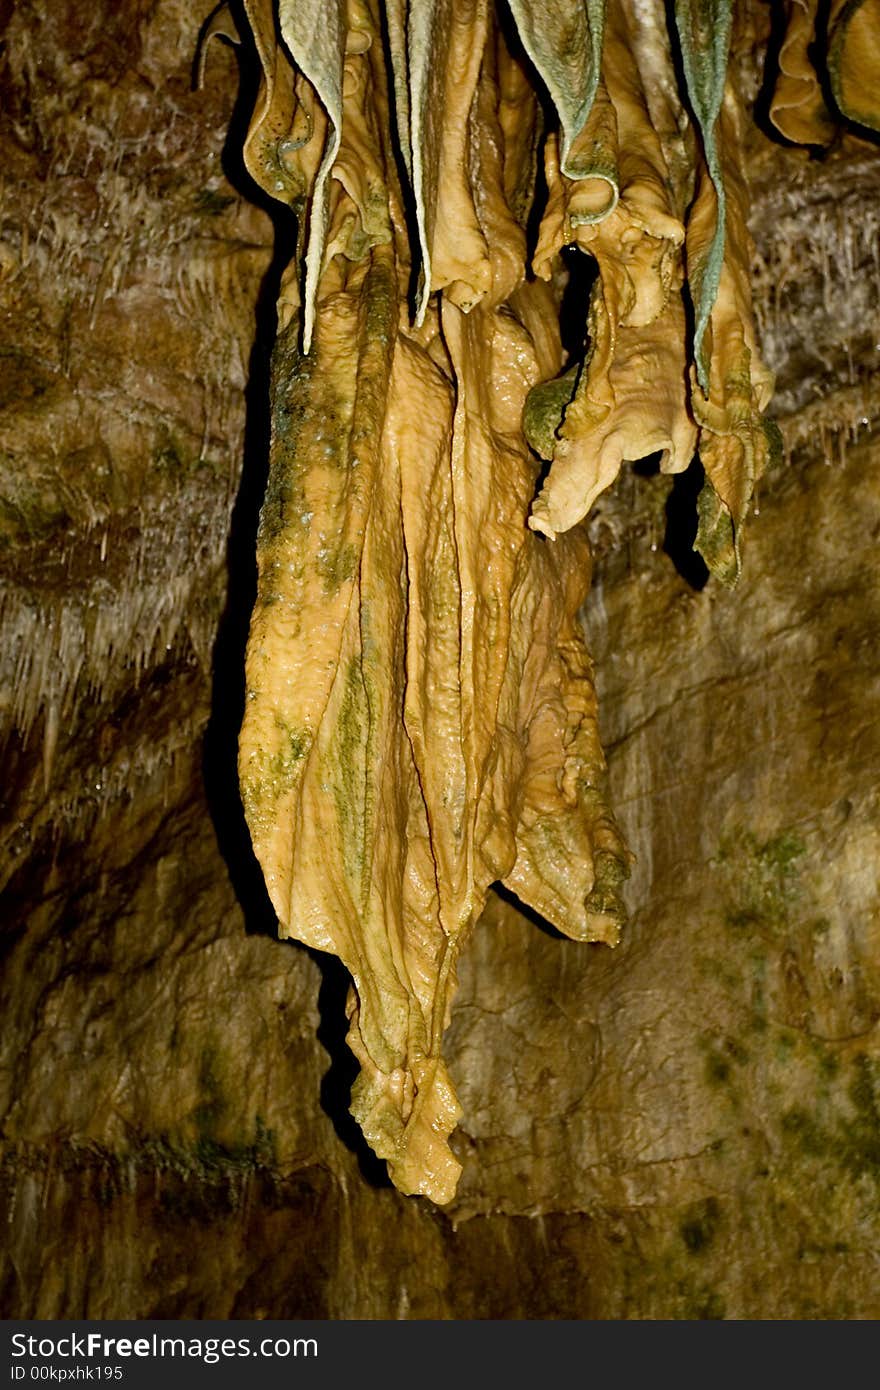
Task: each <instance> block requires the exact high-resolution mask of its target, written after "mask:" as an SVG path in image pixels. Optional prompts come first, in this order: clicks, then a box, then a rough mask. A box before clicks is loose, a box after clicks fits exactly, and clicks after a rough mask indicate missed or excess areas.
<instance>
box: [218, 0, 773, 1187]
mask: <svg viewBox="0 0 880 1390" xmlns="http://www.w3.org/2000/svg"><path fill="white" fill-rule="evenodd" d="M246 9H247V13H248V17H249V19H250V21H251V24H252V27H253V31H254V35H255V39H256V44H257V48H258V51H259V54H260V57H261V60H262V63H263V67H264V82H263V87H262V91H261V94H260V99H259V102H258V106H257V110H256V112H255V115H254V119H253V121H252V123H251V128H250V131H249V135H248V140H247V145H246V159H247V163H248V167H249V169H250V171H251V173H252V174H253V175H254V177H255V178H256V179H257V180H258V181H259V182H260V183H261V184H262V186H263V187H264V188H265V189H266V190H267V191H268V192H270V193H271V194H273V195H274V196H275V197H278V198H280V199H282V200H284V201H286V202H288V203H290V205H291V206H292V207H293V208H294V209H295V211H296V212H297V214H298V225H299V228H300V239H299V246H298V248H297V252H296V255H295V256H294V257H293V259H292V261H291V265H290V267H289V271H288V273H287V275H286V277H285V281H284V284H283V288H282V294H281V314H280V332H279V340H278V343H277V346H276V353H275V364H274V385H273V407H272V409H273V450H272V461H271V474H270V479H269V485H268V492H267V497H266V501H265V504H264V509H263V516H262V522H261V531H260V538H259V561H260V581H259V593H258V599H257V605H256V609H255V613H254V617H253V621H252V627H251V638H250V644H249V651H248V661H247V705H246V712H245V719H244V724H243V728H242V735H241V752H240V768H241V785H242V797H243V802H244V806H245V811H246V815H247V818H248V823H249V826H250V829H251V833H252V837H253V842H254V846H255V850H256V853H257V856H258V858H259V860H260V862H261V865H262V867H263V870H264V872H265V876H266V881H267V885H268V888H269V891H270V895H271V897H272V901H273V904H274V906H275V908H276V910H277V912H278V916H279V920H280V923H281V929H282V932H283V933H284V934H286V935H290V936H293V937H295V938H297V939H299V940H302V941H304V942H306V943H307V944H308V945H310V946H312V947H315V948H317V949H320V950H324V951H331V952H334V953H335V954H337V955H339V956H340V957H341V959H342V960H343V962H344V963H345V965H346V966H347V967H348V969H349V971H350V972H351V976H352V979H353V983H354V988H353V991H352V994H351V997H350V1004H349V1012H350V1031H349V1041H350V1045H351V1047H352V1050H353V1051H354V1053H355V1055H356V1056H357V1058H358V1061H359V1063H360V1065H361V1072H360V1075H359V1077H358V1079H357V1081H356V1083H355V1086H354V1088H353V1093H352V1111H353V1113H354V1115H355V1117H356V1118H357V1120H358V1122H359V1124H360V1125H361V1127H362V1129H363V1131H364V1133H365V1135H366V1137H367V1139H368V1140H369V1142H370V1144H371V1145H372V1146H373V1148H374V1149H375V1151H376V1152H377V1153H378V1154H379V1155H380V1156H381V1157H382V1158H385V1159H386V1160H387V1161H388V1164H389V1171H390V1173H391V1176H392V1178H393V1180H394V1182H395V1183H396V1184H397V1185H398V1186H399V1187H400V1188H401V1189H402V1190H403V1191H405V1192H412V1193H421V1194H424V1195H427V1196H429V1197H431V1198H433V1199H434V1200H435V1201H438V1202H446V1201H448V1200H449V1199H450V1198H451V1197H452V1195H453V1194H454V1191H455V1186H456V1182H457V1178H458V1173H459V1165H458V1163H457V1161H456V1160H455V1158H454V1156H453V1154H452V1152H451V1150H450V1149H449V1146H448V1142H447V1141H448V1136H449V1134H450V1132H451V1131H452V1129H453V1128H454V1126H455V1124H456V1122H457V1119H458V1116H459V1111H458V1105H457V1100H456V1097H455V1094H454V1091H453V1089H452V1085H451V1082H450V1079H449V1076H448V1073H447V1071H446V1068H445V1066H444V1063H443V1060H442V1053H441V1047H442V1038H443V1033H444V1031H445V1029H446V1027H447V1026H448V1023H449V1017H450V1007H451V999H452V992H453V988H454V981H455V974H456V961H457V957H458V953H459V951H460V950H461V947H462V946H463V944H464V942H465V941H466V939H467V937H468V935H469V933H470V931H471V929H472V927H473V925H474V923H475V922H476V920H477V919H478V917H479V916H480V914H481V912H482V910H483V908H484V905H485V901H486V894H487V892H488V889H489V887H490V885H491V884H492V883H493V882H496V881H500V882H502V883H503V884H504V885H505V886H506V887H508V888H510V889H511V890H513V892H514V893H515V894H516V895H517V896H518V897H519V898H520V900H521V901H523V902H524V903H526V904H527V905H528V906H529V907H531V908H532V909H534V910H535V911H537V912H538V913H540V914H541V916H543V917H544V918H546V919H547V920H548V921H549V922H551V923H552V924H553V925H554V926H556V927H557V928H558V929H560V930H561V931H563V932H564V933H565V934H566V935H568V936H571V937H574V938H575V939H578V940H585V941H604V942H607V943H609V944H611V945H614V944H615V943H616V941H617V939H618V933H619V926H620V922H621V919H622V915H623V910H622V905H621V900H620V895H619V886H620V883H621V881H622V880H623V879H624V878H625V876H626V873H627V865H628V851H627V849H626V848H625V846H624V845H623V843H622V840H621V837H620V834H619V832H618V830H617V827H616V825H615V822H614V819H613V815H612V812H611V809H610V807H609V805H608V802H607V797H606V791H605V764H604V759H603V754H602V750H601V747H600V744H599V740H598V728H597V713H596V701H595V695H594V690H593V683H592V672H591V666H590V661H589V657H588V654H587V651H586V649H585V646H584V642H583V638H582V635H581V633H580V630H579V627H578V611H579V609H580V607H581V605H582V603H583V601H584V599H585V596H586V591H587V586H588V582H589V573H590V559H589V553H588V548H587V545H586V542H585V538H584V535H583V532H582V530H581V529H579V523H580V522H581V521H582V520H583V518H584V517H585V515H586V514H587V512H588V511H589V509H590V507H591V505H592V503H593V501H594V500H595V498H596V497H597V496H598V495H599V493H600V492H602V491H603V490H604V489H605V488H607V487H608V486H609V484H610V483H611V482H612V481H613V480H614V478H615V477H616V475H617V473H618V471H619V469H620V466H621V463H622V462H623V461H624V460H638V459H641V458H643V457H645V456H647V455H650V454H653V453H657V452H659V454H660V459H661V462H660V467H661V469H662V470H663V471H665V472H680V471H682V470H684V469H686V468H687V467H688V465H689V464H690V462H691V460H692V458H693V456H694V453H695V451H696V450H699V453H700V457H701V460H702V463H703V467H704V469H705V474H706V481H705V485H704V488H703V492H702V493H701V495H700V501H699V518H700V525H699V532H698V536H697V542H696V544H697V548H698V549H699V550H700V551H701V552H702V554H703V556H704V557H705V559H706V561H707V563H708V564H709V566H710V568H711V569H712V570H713V572H714V573H716V574H717V575H718V576H719V577H720V578H721V579H723V580H724V581H726V582H728V583H732V582H734V581H735V580H736V577H737V575H738V572H739V567H740V534H741V528H742V524H743V521H744V519H745V515H746V511H747V509H748V505H749V501H750V498H751V495H752V492H753V489H754V485H755V482H756V480H757V479H758V478H759V477H760V476H761V474H762V472H763V470H764V467H765V463H766V459H767V454H768V450H769V448H770V443H771V439H772V433H771V427H769V426H768V425H767V424H765V422H764V420H763V418H762V412H763V410H764V408H765V407H766V405H767V403H768V401H769V397H770V393H771V390H772V379H771V376H770V374H769V373H768V372H767V370H766V369H765V368H764V366H763V365H762V363H761V360H760V357H759V355H758V351H757V347H756V343H755V334H754V327H753V320H752V311H751V298H750V288H749V270H750V241H749V235H748V231H747V228H746V211H747V208H746V189H745V181H744V171H743V170H742V168H741V167H740V159H739V148H740V139H739V126H740V123H741V121H742V119H743V114H742V110H741V104H740V101H739V98H738V95H737V92H736V90H735V87H734V85H733V83H732V82H728V81H727V80H726V73H727V60H728V53H729V48H730V40H731V25H732V12H731V6H730V5H729V4H728V3H727V2H726V0H716V3H709V4H702V5H697V4H688V3H681V4H679V5H678V6H677V7H676V10H675V16H674V25H673V28H674V36H673V35H672V34H670V32H669V29H668V28H667V19H666V15H665V11H664V9H663V7H662V6H661V5H659V4H657V5H654V6H635V5H629V4H625V3H612V4H610V5H607V6H606V5H605V4H604V3H599V2H598V0H597V3H593V4H589V5H587V6H583V5H581V4H580V3H571V0H561V2H560V3H556V4H553V5H550V6H541V7H535V6H530V5H528V4H524V3H521V2H520V3H514V4H513V5H512V6H511V10H510V15H509V16H507V17H506V22H502V20H501V19H500V18H499V14H498V13H497V12H496V11H495V10H494V9H493V7H491V6H490V5H489V3H488V0H476V3H467V4H465V3H447V4H433V3H430V4H429V3H424V4H419V5H415V6H411V7H410V8H409V9H408V10H407V8H406V7H405V6H403V5H398V4H386V5H379V4H378V3H376V4H374V5H371V4H368V3H360V0H352V3H350V4H348V5H342V4H340V5H338V6H331V7H330V8H329V9H328V8H327V7H326V6H324V5H316V4H309V3H302V0H298V3H295V4H294V3H289V4H287V3H282V4H281V5H280V8H279V10H278V12H277V23H278V28H277V29H276V12H275V10H274V8H273V6H272V4H271V3H269V0H249V3H248V4H247V6H246ZM673 37H674V40H675V45H676V48H675V51H676V52H677V53H678V54H679V55H680V61H681V69H682V77H681V79H679V77H678V76H677V74H676V69H675V59H674V56H673ZM539 89H541V92H540V94H539ZM544 95H545V96H546V99H544V100H542V96H544ZM535 226H536V227H537V232H536V236H535V238H534V245H533V246H530V245H529V240H530V231H531V229H532V228H533V227H535ZM566 248H569V251H568V254H569V255H570V254H571V253H572V251H573V250H574V249H575V248H577V249H578V250H580V251H583V252H587V253H588V254H589V255H590V256H591V257H592V259H593V263H594V265H595V268H596V278H595V283H594V285H593V288H592V291H591V293H590V295H589V307H588V309H587V308H586V306H583V307H582V315H583V323H582V331H581V336H582V346H585V347H586V353H585V355H584V356H583V360H578V354H577V353H575V354H574V358H575V360H574V362H573V363H571V362H567V361H565V360H564V353H563V344H562V339H561V332H560V313H561V309H560V300H561V293H562V288H563V285H564V281H565V271H564V263H563V260H562V256H563V252H564V251H565V249H566ZM542 459H543V460H544V461H546V463H547V464H549V471H548V472H547V476H546V479H545V481H544V483H543V485H542V486H540V487H539V486H538V479H539V472H540V467H541V460H542ZM536 490H537V496H536ZM527 523H528V524H527ZM548 542H550V543H548Z"/></svg>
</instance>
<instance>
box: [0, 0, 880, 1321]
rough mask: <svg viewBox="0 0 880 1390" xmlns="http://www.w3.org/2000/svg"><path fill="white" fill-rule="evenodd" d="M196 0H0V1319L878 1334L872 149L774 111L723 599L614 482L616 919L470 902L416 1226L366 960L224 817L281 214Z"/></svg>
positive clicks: (601, 558)
mask: <svg viewBox="0 0 880 1390" xmlns="http://www.w3.org/2000/svg"><path fill="white" fill-rule="evenodd" d="M197 11H198V7H196V9H195V10H194V9H193V7H191V6H189V5H187V4H184V3H183V0H156V2H155V3H148V2H147V0H126V3H125V4H119V5H117V4H111V3H110V0H104V3H103V4H99V5H97V6H95V7H94V8H93V9H92V10H91V11H90V12H89V13H88V15H86V14H84V13H82V12H81V11H80V9H79V7H76V6H74V5H73V4H71V3H68V0H62V3H57V0H56V2H55V3H51V4H50V3H49V0H23V3H19V4H16V5H15V6H14V8H13V7H12V6H11V5H2V4H0V29H2V35H3V44H4V51H3V59H4V74H3V78H2V82H3V92H4V100H3V115H2V118H0V151H2V159H0V167H3V169H4V170H5V171H6V178H5V189H4V199H3V205H2V208H3V211H2V218H3V222H2V230H0V305H2V315H3V318H2V323H3V329H2V337H0V361H2V376H0V583H2V589H0V614H2V631H3V640H2V645H0V668H2V677H0V719H2V749H3V766H2V773H0V796H2V801H3V810H2V826H0V893H2V908H0V928H2V942H3V966H2V974H0V994H2V998H0V1006H2V1010H3V1018H4V1029H3V1037H2V1044H0V1046H2V1062H0V1114H2V1117H3V1130H2V1158H0V1165H2V1166H0V1182H2V1186H3V1192H4V1204H5V1205H6V1207H7V1210H8V1216H9V1219H8V1221H7V1222H5V1223H4V1236H3V1240H2V1246H3V1248H2V1252H0V1261H2V1263H0V1270H2V1273H0V1288H2V1290H3V1296H2V1310H3V1313H4V1314H5V1315H6V1316H17V1317H26V1316H36V1317H86V1316H89V1317H148V1316H160V1317H265V1316H274V1317H285V1316H305V1317H332V1318H338V1317H428V1318H446V1317H496V1318H497V1317H500V1318H523V1317H538V1318H557V1317H567V1318H654V1317H674V1318H702V1317H709V1318H713V1317H734V1318H737V1317H765V1318H766V1317H771V1318H792V1317H877V1316H880V1294H878V1292H877V1287H876V1279H875V1277H874V1268H875V1263H876V1248H877V1242H878V1237H880V1229H878V1217H877V1210H878V1187H880V1049H878V1038H877V1019H878V1017H880V912H878V897H880V892H878V868H877V866H878V863H880V804H878V790H877V774H876V770H877V767H878V766H880V721H878V718H877V709H878V704H877V698H878V684H880V644H878V642H877V633H878V630H880V624H878V594H877V582H876V570H875V562H874V550H875V546H876V540H877V536H878V532H880V484H878V481H877V476H878V473H877V463H878V454H880V444H878V431H877V423H878V415H880V404H878V397H877V382H878V380H880V375H878V368H880V308H878V306H880V272H878V257H877V248H878V235H877V233H878V225H880V151H878V150H877V148H876V146H872V145H871V144H869V143H867V142H865V141H859V140H855V139H853V138H851V137H848V138H847V139H845V140H842V141H840V142H839V143H838V145H837V146H836V147H835V148H834V149H833V150H832V151H831V152H830V153H829V155H828V156H827V157H826V158H825V159H823V160H819V159H817V158H814V157H811V155H810V154H809V153H808V152H805V151H801V150H797V149H794V148H792V147H788V146H785V145H784V144H783V143H782V142H779V141H771V140H770V139H768V138H767V137H766V135H765V134H764V133H763V132H762V130H761V129H760V127H759V126H758V125H756V127H755V129H754V132H753V135H752V139H753V149H752V150H751V160H750V164H751V168H752V179H753V193H754V216H753V231H754V234H755V237H756V244H757V262H756V268H755V277H756V278H755V284H756V294H757V297H758V308H759V320H760V327H761V336H762V343H763V346H764V350H765V353H766V355H767V357H768V359H769V361H770V363H771V365H772V366H773V367H774V369H775V370H776V372H777V395H776V398H775V401H774V407H773V409H774V413H775V414H776V416H777V418H778V419H779V421H780V424H781V427H782V431H783V437H784V440H785V445H786V448H785V454H784V457H783V459H782V460H781V461H780V462H779V463H777V464H776V465H775V466H774V468H773V469H772V470H771V472H770V473H769V474H768V476H767V477H766V478H765V480H764V482H763V484H762V485H761V488H760V493H759V498H758V501H757V504H756V506H755V508H754V511H755V513H756V514H755V515H754V516H753V517H752V518H751V519H750V531H749V534H748V537H747V543H746V547H745V572H744V577H743V579H742V581H741V583H740V585H739V586H738V588H737V590H736V591H735V592H733V593H728V592H726V591H723V590H722V589H721V588H720V586H718V585H717V584H715V583H714V582H712V581H709V582H708V583H707V582H705V574H704V573H703V572H702V571H701V569H700V566H699V563H698V562H697V561H696V560H695V559H694V558H693V556H692V555H691V554H690V552H689V549H688V545H689V540H690V539H691V538H692V526H693V520H694V518H693V494H694V486H693V483H694V480H693V478H692V477H690V476H687V475H686V476H685V477H683V478H680V479H677V480H675V481H674V482H673V481H672V480H670V479H669V478H664V477H661V476H660V475H657V474H652V473H651V472H650V470H644V469H643V470H637V469H630V470H628V471H627V472H626V475H625V476H624V477H622V478H621V479H620V481H619V483H618V484H617V485H616V487H615V488H614V489H613V490H612V491H611V492H610V493H608V494H606V495H605V496H603V498H601V499H600V501H599V503H598V505H597V507H596V510H595V513H594V516H593V519H592V521H591V534H592V538H593V542H594V549H595V552H596V573H595V577H594V585H593V591H592V594H591V597H590V600H589V603H588V605H587V608H586V612H585V622H586V627H587V631H588V635H589V640H590V643H591V649H592V651H593V654H594V657H595V658H596V662H597V672H598V682H599V691H600V699H601V710H602V726H603V733H604V740H605V745H606V748H607V750H608V755H609V768H610V776H611V785H612V792H613V797H614V803H615V806H616V808H617V811H618V813H619V816H620V819H621V821H622V823H623V825H624V827H625V830H626V832H627V835H628V837H629V841H630V843H631V845H632V846H633V848H634V849H635V851H636V854H637V862H636V865H635V867H634V871H633V876H632V879H631V881H630V884H629V887H628V895H627V896H628V905H629V908H630V912H631V921H630V925H629V927H628V930H627V932H626V935H625V939H624V942H623V944H622V945H621V946H620V947H619V948H618V949H617V950H616V951H614V952H610V951H609V950H607V949H606V948H604V947H601V946H595V947H589V946H583V945H578V944H576V943H572V942H568V941H565V940H563V939H561V938H559V937H558V936H557V935H556V934H555V933H553V932H551V931H550V930H549V929H547V928H545V927H543V926H542V925H541V924H539V923H534V922H531V921H528V920H526V918H525V916H524V915H522V914H521V913H520V912H519V911H518V910H517V908H516V906H515V904H514V903H512V902H511V901H507V900H504V899H502V898H500V897H496V898H493V899H492V901H491V902H490V906H489V908H488V910H487V913H486V919H485V921H484V923H483V924H482V926H481V929H480V931H478V932H477V933H476V934H475V937H474V939H473V942H472V944H471V946H470V948H469V949H468V951H467V953H466V956H465V958H464V961H463V963H462V968H461V987H460V991H459V995H458V999H457V1003H456V1006H455V1010H454V1014H453V1021H452V1026H451V1029H450V1033H449V1037H448V1055H449V1058H450V1068H451V1071H452V1074H453V1077H454V1080H455V1084H456V1086H457V1089H458V1092H459V1095H460V1098H461V1101H462V1104H463V1107H464V1119H463V1121H462V1124H461V1126H460V1129H459V1131H458V1133H457V1135H456V1138H455V1141H454V1143H455V1147H456V1152H457V1154H458V1157H459V1158H460V1160H461V1161H462V1163H463V1165H464V1173H463V1177H462V1181H461V1184H460V1188H459V1193H458V1196H457V1198H456V1200H455V1202H454V1203H453V1204H452V1205H451V1206H450V1207H448V1208H446V1209H443V1210H439V1209H437V1208H434V1207H432V1206H430V1205H429V1204H428V1203H426V1202H424V1201H423V1200H421V1199H413V1198H405V1197H402V1196H401V1195H400V1194H399V1193H397V1192H396V1191H394V1190H393V1189H392V1188H390V1187H389V1186H388V1184H387V1180H386V1179H385V1178H384V1174H383V1172H382V1170H381V1167H380V1165H378V1164H377V1163H376V1162H375V1160H373V1159H372V1157H371V1155H370V1154H369V1152H368V1151H366V1150H365V1148H364V1146H363V1144H362V1141H361V1140H360V1139H359V1136H358V1132H357V1130H356V1127H355V1126H354V1124H353V1122H352V1121H351V1120H350V1119H349V1118H348V1116H347V1114H346V1094H347V1088H348V1086H349V1085H350V1082H351V1079H352V1075H353V1072H354V1065H353V1062H352V1061H351V1059H350V1058H349V1056H348V1053H347V1049H346V1047H345V1044H344V1029H345V1022H344V1017H343V1004H344V997H345V989H346V981H345V978H344V974H343V972H342V971H341V969H340V968H339V967H338V965H337V964H336V963H335V962H334V961H331V960H326V959H322V958H320V957H318V956H316V955H314V954H312V953H309V952H307V951H305V950H303V949H301V948H299V947H297V946H294V945H292V944H289V943H283V944H282V943H280V942H278V941H276V940H275V939H274V923H273V919H272V914H271V911H270V909H269V908H268V904H267V901H266V898H265V894H264V892H263V889H262V885H261V882H260V876H259V872H258V870H257V867H256V865H255V862H254V860H253V857H252V855H251V853H250V849H249V845H248V840H247V835H246V831H245V829H244V826H243V821H242V817H241V811H240V806H239V804H238V800H237V792H236V784H235V733H236V730H237V726H238V721H239V718H240V713H241V700H242V673H241V660H242V650H243V641H244V635H245V632H246V624H247V618H248V613H249V607H250V603H251V601H252V596H253V584H254V575H253V537H254V529H255V523H256V511H257V507H258V504H259V497H260V494H261V490H262V483H263V479H264V475H265V449H266V423H265V421H266V385H267V365H266V356H267V350H266V345H267V343H268V342H270V341H271V334H272V325H273V311H272V304H273V299H274V293H275V286H276V284H277V275H278V268H279V264H280V263H283V260H284V259H285V258H286V254H287V253H288V251H289V244H287V248H286V244H285V238H286V237H289V235H290V228H289V227H287V226H286V225H285V224H284V223H283V221H282V222H279V221H278V219H277V217H276V218H275V224H274V225H273V217H272V215H271V214H270V212H269V211H268V210H267V209H266V208H265V207H264V206H263V205H262V204H261V203H260V201H259V199H258V198H257V197H256V191H255V190H254V188H253V186H252V185H248V183H247V181H246V176H245V175H244V173H243V170H242V167H241V161H240V156H239V154H238V150H239V149H240V140H241V134H242V129H243V124H242V123H243V121H246V119H247V113H248V110H249V105H248V103H249V102H252V100H253V82H254V61H253V55H252V54H251V53H250V52H249V50H248V49H247V46H246V45H243V46H242V49H241V50H240V51H239V52H238V53H236V52H235V51H234V50H233V48H232V47H231V46H230V45H229V44H227V43H225V42H222V41H221V42H218V41H216V40H215V41H212V43H211V44H210V46H209V47H208V49H207V51H206V68H205V80H204V82H203V85H202V88H201V90H199V91H195V90H193V84H192V72H193V66H194V58H195V54H196V49H197V44H198V39H199V32H200V26H201V25H202V24H203V23H204V20H205V18H206V15H203V14H200V13H198V12H197ZM766 30H767V12H766V10H765V7H764V6H763V5H761V6H756V7H755V32H756V39H755V43H756V51H755V55H754V56H753V59H750V60H749V61H748V62H747V63H746V66H745V70H744V74H743V79H744V82H745V85H746V87H747V90H748V93H749V95H750V97H751V99H752V100H753V102H755V103H756V105H757V109H758V111H759V113H760V110H761V99H760V90H759V87H760V80H761V78H760V75H761V65H762V62H763V49H764V45H765V44H766V40H767V33H766ZM276 237H277V239H278V242H279V244H280V247H281V251H280V255H279V254H273V246H274V245H275V238H276Z"/></svg>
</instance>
